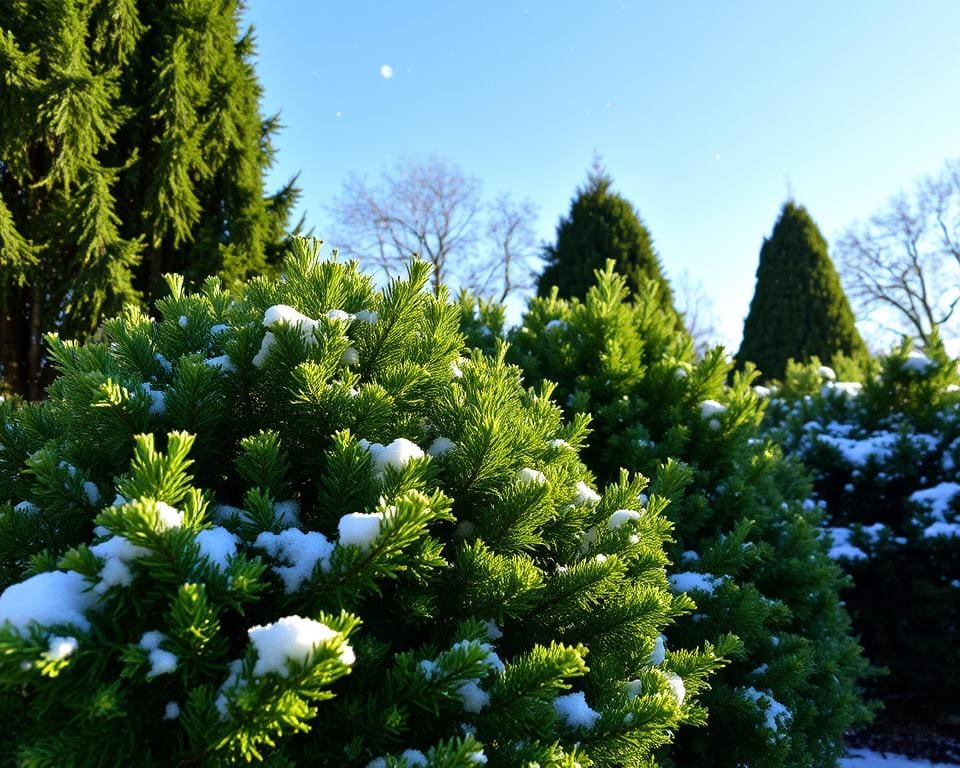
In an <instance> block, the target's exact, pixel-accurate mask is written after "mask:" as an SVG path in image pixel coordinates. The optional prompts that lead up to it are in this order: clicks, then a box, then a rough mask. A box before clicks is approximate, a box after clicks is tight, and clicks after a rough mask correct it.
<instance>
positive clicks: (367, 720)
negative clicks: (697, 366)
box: [0, 240, 793, 768]
mask: <svg viewBox="0 0 960 768" xmlns="http://www.w3.org/2000/svg"><path fill="white" fill-rule="evenodd" d="M428 276H429V269H428V267H426V266H425V265H424V264H422V263H419V262H413V263H411V264H410V266H409V269H408V275H407V277H406V278H404V279H398V280H395V281H393V282H391V283H390V285H389V286H388V287H387V288H386V289H385V290H383V291H382V292H381V291H377V290H375V289H374V288H373V285H372V281H371V280H370V279H369V278H368V277H366V276H364V275H363V274H361V273H359V272H358V271H357V269H356V265H355V264H353V263H350V264H344V263H341V262H339V261H337V260H335V259H328V260H321V259H320V258H319V256H318V245H317V244H316V243H311V242H309V241H304V240H297V241H295V245H294V249H293V253H292V255H291V256H290V257H289V258H288V259H287V260H286V262H285V264H284V267H283V273H282V276H281V277H280V279H279V280H275V281H272V280H268V279H265V278H257V279H254V280H253V281H251V282H250V283H249V285H248V286H247V287H246V288H245V289H244V290H242V292H239V293H237V294H235V295H231V294H229V293H226V292H224V291H223V290H222V289H221V287H220V286H219V284H218V282H217V281H216V280H213V279H211V280H209V281H208V282H207V283H206V284H205V286H204V288H203V290H202V291H201V292H199V293H186V292H185V291H184V290H183V287H182V282H181V281H179V280H178V279H172V280H171V283H170V284H171V295H170V296H169V297H167V298H164V299H162V300H161V301H159V302H158V310H159V313H160V315H161V319H158V320H154V319H153V318H151V317H148V316H147V315H145V314H143V313H142V312H141V311H140V310H139V309H137V308H135V307H133V308H128V309H127V310H126V311H125V312H124V313H123V314H122V315H121V316H120V317H117V318H115V319H113V320H110V321H108V322H107V323H106V325H105V326H104V328H103V331H102V338H101V339H100V340H98V341H96V342H89V343H86V344H84V345H83V346H80V345H78V344H76V343H73V342H69V341H63V340H60V339H57V338H51V339H50V340H49V352H48V354H49V355H50V356H51V358H52V359H53V361H54V362H55V364H56V366H57V368H58V370H59V377H58V378H57V379H56V381H55V382H54V383H53V385H52V386H51V388H50V392H49V399H48V400H47V401H45V402H42V403H35V404H30V405H27V406H24V407H21V408H20V409H17V410H14V409H12V408H9V407H6V408H5V410H4V413H3V423H2V430H0V445H2V450H0V484H2V485H0V499H4V500H5V503H4V504H3V505H2V506H0V548H2V550H0V560H2V568H3V571H2V574H3V579H4V582H5V585H6V589H5V590H4V591H3V593H2V595H0V721H2V722H3V728H2V735H0V754H2V755H3V756H4V757H3V758H2V762H3V764H4V765H14V764H16V765H30V766H60V767H62V766H118V765H137V766H143V767H147V766H184V765H198V766H220V765H234V764H237V763H239V762H244V761H262V762H263V763H264V764H265V765H270V766H300V765H302V766H307V765H325V766H334V765H336V766H372V767H373V768H377V767H378V766H394V767H396V766H407V768H411V767H412V766H423V765H426V766H436V767H440V766H443V767H444V768H457V767H460V766H463V767H464V768H467V767H469V766H474V765H477V764H488V765H490V766H503V767H504V768H507V767H508V766H509V767H511V768H512V767H515V766H529V767H531V768H532V766H553V767H555V768H561V767H565V768H574V767H575V766H582V767H583V766H609V767H610V768H613V767H614V766H649V765H652V764H653V763H652V760H653V758H652V755H653V751H654V750H655V749H656V748H657V747H660V746H662V745H663V744H665V743H666V742H668V741H669V740H670V739H671V738H672V736H673V734H674V732H675V731H676V729H677V728H678V726H680V725H682V724H684V723H700V722H702V721H703V720H704V718H705V714H706V713H705V710H704V709H703V707H702V706H701V705H700V704H699V703H698V699H699V694H700V693H701V691H702V690H703V689H704V686H705V679H706V677H707V675H708V673H709V672H710V671H711V670H713V669H716V668H718V667H719V666H720V664H721V662H720V661H719V659H718V654H719V653H720V652H722V651H725V650H729V649H730V647H731V646H730V644H729V643H728V642H726V641H721V643H720V644H719V647H716V648H712V647H710V646H709V645H706V644H704V645H703V646H702V648H701V649H699V650H694V649H693V646H692V644H687V645H686V646H683V645H680V644H674V643H671V647H670V649H669V650H665V649H664V647H663V643H662V640H661V639H660V638H661V632H663V631H664V630H665V628H666V627H667V626H668V625H669V624H671V622H672V621H674V620H675V619H676V618H677V617H678V616H679V615H680V614H682V613H685V612H689V610H690V609H691V608H692V603H691V601H690V600H689V598H687V597H686V596H685V595H683V594H680V593H675V592H672V591H671V590H670V589H669V583H668V581H667V577H666V574H665V569H664V566H665V564H666V562H667V559H666V555H665V552H664V542H666V541H668V540H669V535H670V534H669V528H670V524H669V523H668V521H667V518H666V517H664V515H663V512H664V509H665V507H666V506H667V503H668V499H671V498H677V497H678V496H679V488H680V487H681V486H683V485H684V483H685V482H686V481H687V476H688V470H686V469H684V468H682V467H681V466H680V465H678V464H672V465H667V466H663V467H656V468H655V471H654V472H653V473H652V474H651V476H650V477H651V481H652V482H651V484H650V486H649V487H648V486H647V480H646V479H644V478H643V477H641V476H640V475H637V474H630V475H628V474H626V473H620V474H618V475H617V476H616V477H614V478H613V480H612V482H611V483H609V484H608V485H606V486H605V488H604V489H603V490H602V492H601V491H597V490H594V485H593V480H592V476H591V475H590V473H589V472H588V471H587V470H586V468H585V467H584V465H583V464H582V463H581V460H580V458H579V451H580V447H581V446H582V444H583V442H584V438H585V436H586V434H587V427H588V419H587V417H586V416H575V417H574V418H573V419H571V420H570V421H565V420H564V419H563V417H562V413H561V409H560V408H559V407H558V406H557V405H555V404H554V403H553V401H552V400H551V388H550V386H549V385H546V384H544V385H542V386H539V387H537V388H534V389H524V388H523V386H522V385H521V378H520V372H519V371H518V369H516V368H515V367H513V366H511V365H509V364H508V363H507V362H506V361H505V358H504V351H503V349H502V348H501V349H500V350H499V351H496V352H495V354H493V355H491V356H483V355H481V354H480V353H473V354H471V355H470V356H469V357H461V349H462V345H463V337H462V335H461V333H460V329H459V326H458V308H457V306H456V305H454V304H451V303H449V302H447V301H446V300H445V296H444V294H443V293H441V294H440V295H433V294H432V293H430V292H429V291H427V290H425V285H426V283H427V280H428ZM644 494H648V495H644ZM789 642H791V643H792V642H793V641H789ZM784 643H785V645H786V644H787V643H788V640H787V638H786V637H784Z"/></svg>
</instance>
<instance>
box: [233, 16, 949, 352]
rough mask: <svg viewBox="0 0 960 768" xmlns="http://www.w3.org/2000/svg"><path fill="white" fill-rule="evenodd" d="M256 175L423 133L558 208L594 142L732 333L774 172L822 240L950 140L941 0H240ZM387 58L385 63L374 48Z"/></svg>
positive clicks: (553, 217) (307, 168)
mask: <svg viewBox="0 0 960 768" xmlns="http://www.w3.org/2000/svg"><path fill="white" fill-rule="evenodd" d="M246 18H247V19H248V20H249V21H250V22H252V23H253V24H254V25H255V27H256V29H257V39H258V46H259V55H258V60H257V68H258V72H259V75H260V79H261V84H262V85H263V87H264V90H265V94H264V100H263V109H264V111H265V112H274V111H278V110H279V111H281V113H282V114H281V117H282V120H283V122H284V124H285V125H286V126H287V127H286V128H285V130H284V131H283V132H282V133H281V134H280V135H279V137H278V138H277V145H278V147H279V156H278V162H277V165H276V167H275V168H274V170H273V172H272V174H271V179H270V183H271V186H278V185H279V184H280V183H281V182H282V181H283V180H285V179H286V178H288V177H289V176H290V175H292V174H293V173H295V172H297V171H300V173H301V175H300V185H301V187H302V188H303V191H304V196H303V201H302V209H303V210H304V211H306V214H307V222H308V224H309V225H310V226H312V227H313V228H314V230H315V233H316V234H317V235H319V236H321V237H324V238H325V239H327V240H328V242H334V241H335V239H336V235H335V232H334V231H333V226H332V221H331V217H330V215H329V213H328V212H327V207H328V206H329V205H330V204H331V202H332V200H333V198H334V197H335V196H336V194H337V193H338V192H339V190H340V187H341V185H342V183H343V180H344V179H345V177H346V176H347V175H348V174H349V173H350V172H352V171H355V172H357V173H359V174H361V175H364V174H365V175H367V176H368V177H369V178H371V179H373V178H374V177H375V176H376V175H377V174H378V173H379V170H380V168H381V167H382V166H383V164H384V163H385V162H389V161H391V160H394V159H397V158H400V157H416V156H421V155H427V154H430V153H440V154H443V155H446V156H447V157H449V158H451V159H452V160H454V161H455V162H457V163H458V164H459V165H461V166H462V167H463V168H464V170H465V171H467V172H468V173H470V174H472V175H475V176H478V177H479V178H481V179H482V180H483V182H484V188H485V191H487V192H488V193H491V194H493V193H498V192H510V193H512V194H513V195H514V196H515V197H527V198H530V199H532V200H533V201H534V202H535V203H536V204H537V205H538V206H539V210H540V215H539V220H538V223H537V231H538V233H539V236H540V237H541V238H542V239H544V240H550V239H552V238H553V235H554V232H555V228H556V224H557V220H558V218H559V217H560V216H561V215H563V214H564V213H565V212H566V211H567V209H568V207H569V203H570V198H571V196H572V195H573V194H574V191H575V189H576V187H577V186H578V185H579V184H580V183H582V181H583V180H584V178H585V176H586V171H587V169H588V167H589V165H590V162H591V159H592V157H593V155H594V153H599V154H600V155H601V156H602V157H603V160H604V163H605V165H606V167H607V170H608V171H609V172H610V174H611V175H612V176H613V178H614V182H615V187H616V189H617V190H618V191H619V192H621V193H622V194H624V195H625V196H626V197H627V198H628V199H630V201H631V202H632V203H633V204H634V205H635V207H636V208H637V209H638V210H639V212H640V214H641V216H642V217H643V219H644V221H645V223H646V224H647V226H648V227H649V228H650V231H651V233H652V234H653V237H654V240H655V242H656V245H657V248H658V251H659V253H660V255H661V258H662V260H663V263H664V265H665V267H666V270H667V273H668V276H670V277H671V278H673V279H674V280H676V279H677V278H678V277H679V276H680V274H681V273H682V272H684V271H685V270H686V271H687V272H688V273H689V274H690V275H691V276H692V277H694V278H695V279H696V280H699V281H702V283H703V285H704V288H705V290H706V292H707V293H708V295H710V296H711V297H712V298H713V300H714V302H715V311H716V313H717V315H718V316H719V319H720V321H721V332H722V340H723V341H725V342H726V343H727V344H728V345H733V346H734V347H735V346H736V345H737V344H738V343H739V339H740V333H741V330H742V323H743V317H744V315H745V314H746V311H747V308H748V306H749V302H750V297H751V295H752V293H753V284H754V274H755V271H756V266H757V258H758V253H759V249H760V245H761V243H762V240H763V237H764V236H765V235H767V234H769V232H770V230H771V228H772V226H773V223H774V221H775V219H776V216H777V213H778V211H779V208H780V205H781V204H782V203H783V201H784V199H785V198H786V197H787V194H788V189H790V190H792V192H793V196H794V198H795V199H796V200H797V201H798V202H800V203H802V204H804V205H805V206H807V208H808V209H809V210H810V212H811V214H812V215H813V216H814V218H815V219H816V220H817V222H818V223H819V225H820V227H821V229H822V230H823V232H824V234H825V235H826V237H827V238H828V240H830V241H831V242H832V241H833V239H834V238H835V236H837V235H838V234H839V233H840V232H842V230H843V229H844V228H845V227H846V226H848V225H849V224H850V223H851V222H853V221H854V220H857V219H862V218H866V217H868V216H869V215H870V214H871V213H872V212H873V211H874V210H876V209H877V208H878V207H879V206H881V205H882V204H883V203H884V202H885V201H886V200H887V199H888V198H889V197H890V196H891V195H893V194H894V193H896V192H897V191H899V190H901V189H908V188H909V187H910V186H911V185H912V183H913V181H914V180H915V179H916V178H917V177H918V176H921V175H923V174H926V173H930V172H933V171H936V170H937V169H939V167H940V166H941V165H942V164H943V162H944V161H945V160H946V159H948V158H951V157H956V156H958V155H960V99H958V98H957V83H958V82H960V51H958V48H960V46H958V45H957V40H958V30H960V2H956V1H955V0H923V2H906V1H903V2H892V1H890V0H869V1H867V0H861V1H857V2H854V1H853V0H847V1H844V2H836V0H834V1H833V2H825V1H821V0H809V1H808V2H804V3H785V2H761V1H760V0H755V1H754V2H733V1H730V2H717V1H710V2H708V0H686V1H685V2H682V3H669V2H658V3H654V2H631V1H630V0H626V1H625V2H621V1H608V0H590V1H589V2H587V1H585V0H584V1H583V2H573V0H526V1H524V2H513V1H512V0H488V2H485V3H467V2H450V1H449V0H447V1H446V2H435V1H433V0H430V1H429V2H427V1H423V2H419V1H415V0H408V1H407V2H399V0H397V1H395V2H387V1H386V0H381V1H379V2H377V1H374V0H351V2H343V3H317V2H307V1H306V0H303V1H300V0H249V9H248V11H247V13H246ZM385 64H386V65H389V66H390V67H392V70H393V76H392V77H391V78H389V79H386V78H384V77H383V76H382V75H381V72H380V69H381V67H382V66H383V65H385Z"/></svg>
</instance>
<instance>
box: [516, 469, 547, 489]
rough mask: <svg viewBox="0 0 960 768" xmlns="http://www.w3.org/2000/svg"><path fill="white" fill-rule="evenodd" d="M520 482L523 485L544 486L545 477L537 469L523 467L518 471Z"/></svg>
mask: <svg viewBox="0 0 960 768" xmlns="http://www.w3.org/2000/svg"><path fill="white" fill-rule="evenodd" d="M520 482H521V483H523V484H524V485H544V484H545V483H546V482H547V476H546V475H544V474H543V472H540V471H539V470H537V469H530V467H524V468H523V469H521V470H520Z"/></svg>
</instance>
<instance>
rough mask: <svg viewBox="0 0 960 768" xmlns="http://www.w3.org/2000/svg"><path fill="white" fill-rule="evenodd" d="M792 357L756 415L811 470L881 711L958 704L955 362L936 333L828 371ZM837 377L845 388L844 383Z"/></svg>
mask: <svg viewBox="0 0 960 768" xmlns="http://www.w3.org/2000/svg"><path fill="white" fill-rule="evenodd" d="M817 365H818V363H817V362H816V361H813V362H811V363H809V364H807V365H800V364H796V363H792V364H791V365H790V366H788V369H787V374H786V377H785V379H784V381H783V382H782V383H781V384H780V385H779V386H778V388H777V391H776V392H774V393H773V395H772V397H771V400H770V407H769V409H768V411H767V415H766V421H765V426H766V428H767V430H768V431H769V433H770V434H771V435H772V436H773V437H775V438H776V439H777V440H778V441H779V442H780V443H781V444H782V445H783V449H784V451H785V452H787V453H788V454H790V455H792V456H794V457H796V458H798V459H800V460H802V461H803V462H804V463H805V464H806V465H807V466H809V467H810V470H811V471H812V473H813V477H814V489H815V493H814V495H813V497H812V499H811V501H810V504H817V505H820V506H822V507H823V508H824V509H825V510H826V518H825V521H826V525H827V529H826V532H825V533H824V539H825V540H827V541H828V542H829V546H830V556H831V557H833V558H835V559H837V561H838V562H840V563H841V564H842V565H843V567H844V568H845V569H846V570H847V571H848V572H849V573H850V575H851V576H852V577H853V586H852V587H851V588H850V589H848V590H846V591H845V592H844V595H843V596H844V599H845V600H846V602H847V604H848V605H849V607H850V610H851V613H852V615H853V618H854V624H855V628H856V629H857V631H858V633H859V634H860V636H861V638H862V640H863V643H864V646H865V648H866V650H867V653H868V655H869V656H870V658H871V660H872V661H874V662H875V663H876V664H877V665H879V666H883V667H887V668H888V669H889V670H890V674H889V675H887V676H883V677H880V678H878V679H877V680H876V683H875V691H876V693H877V694H878V695H879V697H880V698H881V699H882V700H883V701H884V702H885V704H886V707H887V710H888V712H889V714H890V716H891V717H895V718H897V719H898V720H901V721H908V722H914V723H923V724H924V725H927V724H929V723H930V722H941V723H948V722H950V721H951V720H952V719H955V718H956V717H957V716H958V715H960V705H958V703H957V697H956V696H955V695H954V691H955V690H956V688H957V686H958V685H960V645H958V643H957V640H956V638H957V626H958V625H960V482H958V480H960V477H958V473H957V467H958V459H960V392H958V383H960V379H958V375H957V363H956V361H953V360H950V359H949V358H948V357H947V356H946V355H945V354H944V352H943V349H942V347H941V346H940V345H939V343H938V342H937V341H936V340H934V342H933V343H932V344H931V346H930V347H929V348H928V349H926V350H923V351H921V350H917V349H913V348H911V346H910V345H909V344H907V343H904V344H903V345H902V346H900V347H899V348H897V349H895V350H894V351H893V352H891V353H890V354H889V355H887V356H885V357H883V358H882V359H879V360H875V361H873V362H872V363H871V364H870V365H869V366H868V367H867V369H866V370H865V371H861V372H859V373H858V372H856V371H852V372H851V373H852V374H853V375H854V376H859V378H861V379H862V381H853V382H832V381H826V380H823V379H822V377H821V376H819V375H818V374H817ZM841 385H843V386H841Z"/></svg>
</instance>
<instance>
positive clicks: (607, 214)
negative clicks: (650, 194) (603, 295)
mask: <svg viewBox="0 0 960 768" xmlns="http://www.w3.org/2000/svg"><path fill="white" fill-rule="evenodd" d="M612 186H613V179H611V177H610V175H609V174H608V173H607V172H606V171H605V170H604V169H603V167H602V166H601V165H600V164H599V162H596V161H595V162H594V164H593V167H592V168H591V170H590V173H589V174H588V175H587V183H586V185H585V186H583V187H581V188H580V189H578V190H577V194H576V197H574V199H573V201H572V202H571V204H570V214H569V216H567V217H566V218H562V219H560V223H559V224H558V225H557V242H556V244H555V245H550V246H547V249H546V253H545V256H546V259H547V265H546V267H545V268H544V270H543V274H542V275H541V276H540V281H539V284H538V286H537V292H538V293H539V295H540V296H548V295H550V291H551V289H552V288H553V287H554V286H556V287H557V289H558V291H559V295H560V296H561V297H563V298H573V297H580V298H582V297H583V296H584V295H586V293H587V291H588V290H590V287H591V286H592V285H593V283H594V275H593V273H594V271H595V270H598V269H603V267H604V264H606V263H607V260H608V259H613V261H614V263H615V264H616V269H617V271H618V272H619V273H620V274H622V275H623V276H624V277H626V278H627V284H628V286H629V287H630V289H631V290H632V291H634V292H636V291H638V290H641V289H643V287H644V286H645V284H646V281H647V280H653V281H655V282H656V283H658V284H659V285H660V291H659V293H658V296H659V304H660V306H661V308H662V309H664V310H666V311H669V312H670V313H671V314H676V312H675V310H674V308H673V293H672V291H671V290H670V285H669V283H668V282H667V280H666V278H665V277H664V276H663V266H662V265H661V263H660V257H659V256H657V252H656V251H655V250H654V247H653V238H652V237H651V236H650V231H649V230H648V229H647V228H646V226H645V225H644V223H643V221H642V220H641V219H640V216H639V214H638V213H637V211H636V210H635V209H634V207H633V206H632V205H631V204H630V201H629V200H627V199H626V198H624V197H623V196H622V195H618V194H617V193H616V192H614V191H613V190H612V189H611V188H612Z"/></svg>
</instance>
